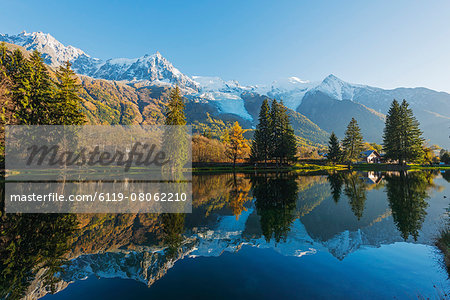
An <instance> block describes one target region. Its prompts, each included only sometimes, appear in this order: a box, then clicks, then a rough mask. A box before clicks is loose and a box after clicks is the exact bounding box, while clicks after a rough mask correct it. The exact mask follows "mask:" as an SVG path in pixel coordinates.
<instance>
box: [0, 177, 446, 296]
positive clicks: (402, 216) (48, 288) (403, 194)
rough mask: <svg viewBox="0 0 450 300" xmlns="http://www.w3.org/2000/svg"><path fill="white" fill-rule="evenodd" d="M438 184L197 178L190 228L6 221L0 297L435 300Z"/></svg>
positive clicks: (145, 221)
mask: <svg viewBox="0 0 450 300" xmlns="http://www.w3.org/2000/svg"><path fill="white" fill-rule="evenodd" d="M449 180H450V173H448V172H447V173H441V172H438V171H435V172H431V171H426V172H425V171H417V172H408V173H395V172H339V173H333V174H323V175H320V174H318V175H304V174H291V173H279V174H214V175H211V174H205V175H194V176H193V178H192V190H193V209H192V213H191V214H79V215H57V214H51V215H50V214H49V215H22V216H19V215H7V216H6V217H4V218H3V219H2V227H1V228H2V235H3V236H2V241H1V243H2V244H1V246H2V249H1V260H2V270H1V275H2V276H1V279H0V297H5V296H6V295H9V297H11V298H17V297H21V296H26V297H28V298H29V299H36V298H42V299H48V300H52V299H80V298H82V299H99V298H108V299H141V298H155V299H160V298H165V299H173V298H187V299H191V298H196V299H199V298H200V299H203V298H204V299H211V298H213V299H230V298H247V299H261V298H262V299H274V298H285V299H311V298H317V299H329V298H333V299H380V298H385V299H390V298H397V299H411V298H417V297H424V298H426V297H430V298H444V297H446V295H448V293H449V292H450V290H449V287H450V284H449V283H450V281H449V279H448V274H447V271H446V269H445V266H444V265H443V257H442V255H441V253H440V252H439V251H438V250H437V248H436V247H435V246H434V243H435V240H436V238H437V236H438V235H439V230H440V229H441V228H443V226H444V222H445V220H444V218H445V213H446V211H447V210H448V209H449V204H450V202H449V198H448V197H450V193H449V188H450V184H449Z"/></svg>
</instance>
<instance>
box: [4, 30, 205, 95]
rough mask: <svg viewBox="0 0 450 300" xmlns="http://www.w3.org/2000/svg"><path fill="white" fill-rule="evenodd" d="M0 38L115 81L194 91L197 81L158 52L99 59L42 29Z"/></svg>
mask: <svg viewBox="0 0 450 300" xmlns="http://www.w3.org/2000/svg"><path fill="white" fill-rule="evenodd" d="M0 41H3V42H7V43H11V44H15V45H19V46H23V47H24V48H25V49H27V50H30V51H32V50H38V51H39V52H41V53H42V54H43V57H44V59H45V62H46V63H47V64H49V65H51V66H53V67H58V66H60V65H61V64H62V63H64V62H66V61H70V62H71V63H72V68H73V69H74V70H75V72H77V73H79V74H81V75H87V76H91V77H94V78H100V79H107V80H117V81H122V80H123V81H130V82H133V81H148V82H149V83H150V84H158V85H159V84H174V85H175V84H177V85H179V86H180V87H182V88H186V89H190V90H192V91H196V90H197V89H198V86H197V83H196V82H194V81H193V80H192V79H191V78H189V77H188V76H186V75H184V74H183V73H181V72H180V71H179V70H178V69H177V68H175V67H174V66H173V65H172V64H171V63H170V62H169V61H168V60H167V59H165V58H164V57H163V56H162V55H161V54H160V53H159V52H157V53H156V54H153V55H144V56H142V57H139V58H134V59H128V58H115V59H108V60H106V61H102V60H100V59H98V58H93V57H90V56H89V55H88V54H86V53H85V52H83V51H82V50H80V49H78V48H75V47H73V46H70V45H69V46H65V45H63V44H62V43H61V42H59V41H58V40H56V39H55V38H54V37H53V36H51V35H50V34H48V33H47V34H46V33H42V32H33V33H27V32H25V31H23V32H21V33H19V34H17V35H7V34H0Z"/></svg>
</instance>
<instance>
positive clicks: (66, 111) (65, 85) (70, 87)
mask: <svg viewBox="0 0 450 300" xmlns="http://www.w3.org/2000/svg"><path fill="white" fill-rule="evenodd" d="M70 66H71V64H70V62H69V61H67V62H65V63H64V65H62V66H61V67H59V69H58V71H57V72H56V76H57V80H58V82H57V83H56V87H57V90H56V95H55V100H56V101H55V105H56V106H57V107H56V110H57V115H56V117H57V120H55V121H56V122H55V123H56V124H61V125H81V124H84V123H85V122H86V117H85V115H84V114H83V113H82V111H81V105H80V103H81V102H82V99H81V98H80V97H79V96H78V91H79V85H78V83H77V77H76V75H75V72H74V71H72V69H71V68H70Z"/></svg>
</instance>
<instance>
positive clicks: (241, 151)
mask: <svg viewBox="0 0 450 300" xmlns="http://www.w3.org/2000/svg"><path fill="white" fill-rule="evenodd" d="M244 132H245V130H244V129H242V127H241V126H240V125H239V123H238V122H237V121H236V122H234V124H233V126H232V127H231V128H230V130H229V131H228V134H227V136H226V138H225V139H224V141H225V145H226V152H225V154H226V155H227V157H228V158H230V159H231V160H232V161H233V169H234V168H235V167H236V160H237V159H238V158H243V156H244V155H245V153H247V151H248V148H249V147H248V143H247V140H246V139H245V138H244V135H243V134H244Z"/></svg>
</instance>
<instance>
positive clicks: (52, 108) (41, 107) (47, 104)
mask: <svg viewBox="0 0 450 300" xmlns="http://www.w3.org/2000/svg"><path fill="white" fill-rule="evenodd" d="M28 64H29V73H28V74H26V75H25V76H27V75H28V78H25V80H24V82H25V83H29V85H28V86H27V87H26V88H28V90H27V91H26V92H25V94H24V96H25V97H24V98H23V99H19V100H20V101H21V104H22V107H21V109H20V110H19V113H21V118H20V120H21V121H25V124H32V125H35V124H39V125H49V124H55V123H56V120H57V113H56V105H55V102H54V100H53V88H54V84H53V82H52V80H51V78H50V75H49V73H48V71H47V66H46V65H45V63H44V59H43V58H42V56H41V54H40V53H39V52H38V51H37V50H34V51H33V52H32V54H31V56H30V59H29V63H28ZM27 79H28V80H27ZM24 114H26V115H24Z"/></svg>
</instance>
